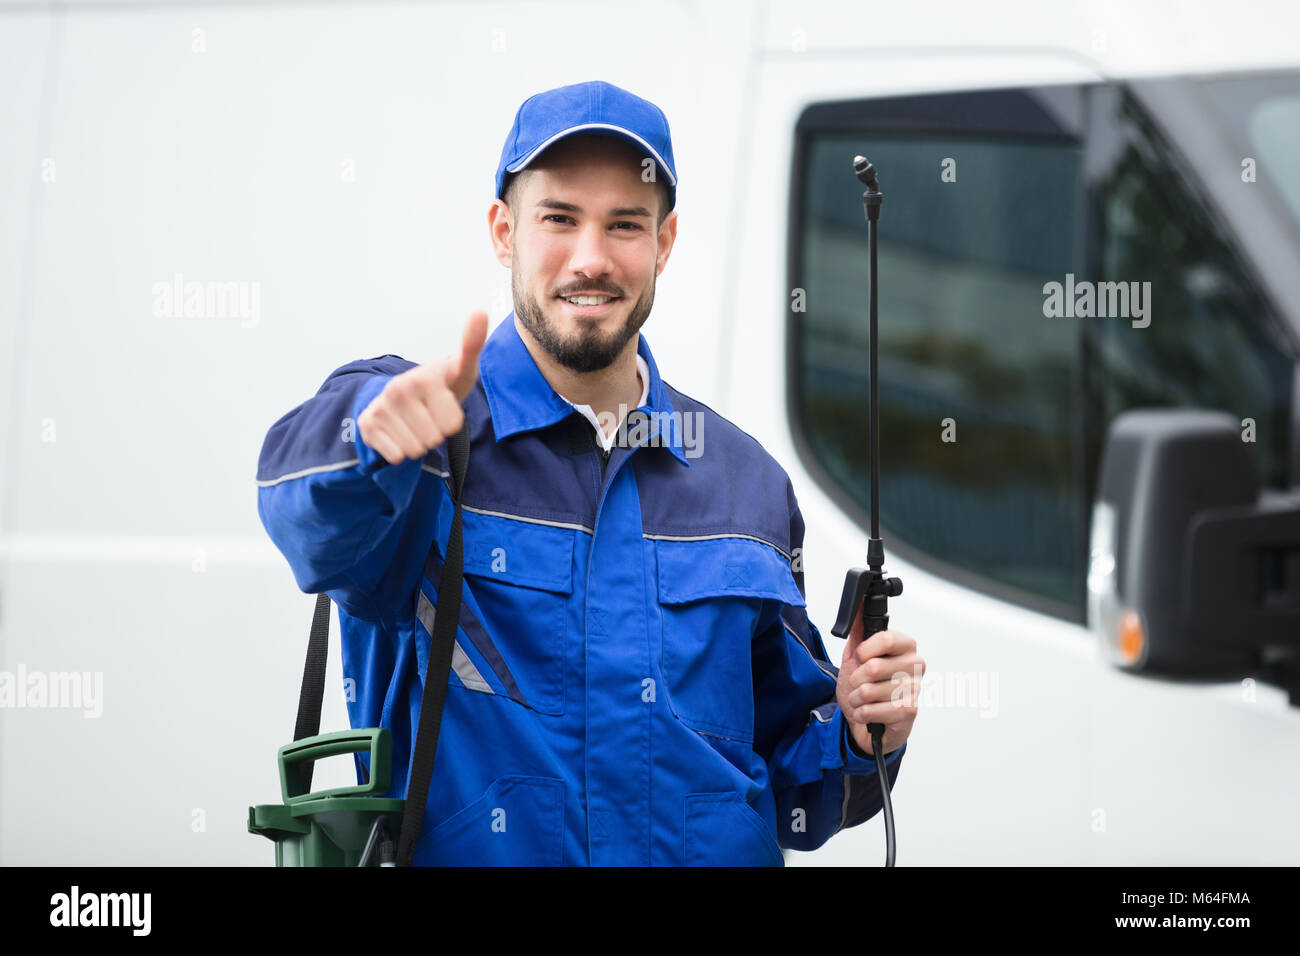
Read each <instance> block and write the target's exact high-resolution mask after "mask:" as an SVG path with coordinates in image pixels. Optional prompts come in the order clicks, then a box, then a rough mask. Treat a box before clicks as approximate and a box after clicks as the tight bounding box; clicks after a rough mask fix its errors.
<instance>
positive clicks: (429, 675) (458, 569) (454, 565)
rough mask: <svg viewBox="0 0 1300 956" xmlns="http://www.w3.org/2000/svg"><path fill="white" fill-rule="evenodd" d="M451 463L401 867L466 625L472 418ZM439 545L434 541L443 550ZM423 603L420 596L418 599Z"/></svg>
mask: <svg viewBox="0 0 1300 956" xmlns="http://www.w3.org/2000/svg"><path fill="white" fill-rule="evenodd" d="M447 452H448V457H449V458H450V459H451V489H452V490H451V500H452V501H453V502H455V505H456V510H455V514H453V515H452V519H451V532H450V533H449V534H448V536H447V560H446V562H445V563H444V564H443V566H442V580H440V581H439V582H438V606H437V607H436V608H435V610H434V615H433V632H432V635H431V637H432V639H431V641H430V643H429V666H428V668H427V669H426V670H425V674H424V698H423V700H422V701H421V703H420V723H419V726H418V727H417V728H416V730H415V752H414V753H412V754H411V773H410V776H409V777H408V779H407V785H406V805H405V807H404V808H403V810H402V832H401V835H400V836H399V837H398V839H397V865H398V866H410V865H411V861H412V860H413V859H414V857H415V844H416V843H417V842H419V839H420V825H421V824H422V823H423V822H424V806H425V803H426V802H427V801H428V798H429V779H430V778H431V777H432V776H433V758H434V756H435V755H436V754H437V751H438V731H439V729H440V728H441V727H442V705H443V704H444V703H446V700H447V680H448V678H449V677H450V676H451V656H452V651H453V649H454V648H455V644H456V625H457V624H458V623H459V621H460V589H461V577H462V572H463V565H462V555H461V541H460V496H461V491H462V490H463V489H464V485H465V471H466V469H467V468H468V467H469V417H468V416H466V419H465V425H464V427H463V428H461V430H460V431H458V432H457V433H456V434H455V435H452V436H451V437H450V438H449V439H447ZM437 546H438V542H437V541H436V540H435V541H434V542H433V547H435V548H436V547H437ZM416 599H417V600H418V599H419V595H418V594H417V595H416Z"/></svg>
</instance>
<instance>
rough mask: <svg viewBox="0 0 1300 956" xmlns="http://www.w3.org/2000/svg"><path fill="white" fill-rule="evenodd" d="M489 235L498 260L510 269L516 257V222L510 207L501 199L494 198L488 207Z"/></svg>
mask: <svg viewBox="0 0 1300 956" xmlns="http://www.w3.org/2000/svg"><path fill="white" fill-rule="evenodd" d="M488 235H489V237H490V238H491V240H492V252H493V254H494V255H495V256H496V257H497V262H499V263H501V264H502V265H503V266H505V267H506V268H507V269H509V268H510V266H511V262H512V260H513V257H514V242H515V223H514V217H513V216H512V215H511V214H510V207H509V206H507V205H506V204H505V203H504V202H502V201H501V200H500V199H494V200H492V205H491V206H489V207H488Z"/></svg>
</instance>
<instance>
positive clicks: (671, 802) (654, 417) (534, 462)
mask: <svg viewBox="0 0 1300 956" xmlns="http://www.w3.org/2000/svg"><path fill="white" fill-rule="evenodd" d="M676 186H677V174H676V170H675V168H674V162H673V153H672V143H671V140H670V138H669V131H668V124H667V119H666V118H665V117H664V115H663V113H662V112H661V111H660V110H659V109H658V108H657V107H656V106H654V105H653V104H651V103H649V102H647V101H645V100H643V99H640V98H639V97H636V96H634V95H632V94H631V93H629V92H627V91H626V90H622V89H620V88H618V87H615V86H612V85H610V84H608V83H603V82H591V83H582V84H576V85H573V86H567V87H562V88H560V89H557V90H551V91H548V92H546V93H542V94H539V95H537V96H533V97H531V98H530V99H528V100H527V101H525V103H524V104H523V105H522V106H521V107H520V109H519V111H518V114H517V115H516V118H515V124H514V127H513V129H512V130H511V132H510V134H509V136H508V137H507V139H506V144H505V148H504V149H503V151H502V156H501V162H500V165H499V167H498V170H497V176H496V199H495V200H494V201H493V203H492V205H491V207H490V209H489V211H488V225H489V231H490V234H491V238H492V243H493V247H494V250H495V253H496V256H497V259H498V260H499V261H500V262H501V263H502V264H503V265H505V266H507V267H508V268H510V270H511V276H512V283H513V295H514V303H515V311H514V312H513V313H512V314H511V315H510V316H508V317H507V318H506V319H505V320H504V321H502V322H501V323H500V324H499V325H498V326H497V327H496V329H495V330H494V331H493V333H492V336H491V338H487V316H486V314H485V313H482V312H477V313H474V315H473V316H471V318H470V320H469V323H468V324H467V326H466V328H465V332H464V336H463V340H462V343H461V348H460V351H459V354H457V355H455V356H453V357H451V358H449V359H445V360H441V361H437V362H433V363H430V364H426V365H416V364H415V363H413V362H409V361H406V360H403V359H400V358H398V357H396V356H391V355H389V356H382V357H380V358H375V359H370V360H366V361H360V362H354V363H352V364H350V365H345V366H343V367H342V368H340V369H338V370H337V371H335V372H334V373H333V374H332V375H331V376H330V377H329V378H328V379H327V380H326V381H325V383H324V385H322V387H321V389H320V391H319V392H318V394H317V395H316V396H315V397H314V398H312V399H310V400H308V401H307V402H305V403H304V404H302V405H300V406H299V407H298V408H296V409H294V410H293V411H291V412H289V413H288V414H287V415H285V416H284V417H283V418H281V419H280V420H279V421H278V422H276V423H275V425H273V426H272V428H271V430H270V432H269V434H268V435H267V439H266V443H265V445H264V447H263V449H262V455H261V460H260V462H259V469H258V478H259V491H258V495H259V498H258V511H259V514H260V515H261V517H262V520H263V523H264V524H265V526H266V529H267V531H268V533H269V534H270V536H271V537H272V539H273V540H274V541H275V543H276V545H277V546H278V547H279V548H280V549H281V551H282V552H283V553H284V554H285V556H286V557H287V558H288V560H289V562H290V565H291V567H292V568H293V572H294V576H295V579H296V580H297V582H298V584H299V586H300V587H301V588H302V589H303V590H304V591H308V592H320V591H328V592H329V594H330V596H331V598H333V599H334V601H335V602H336V603H337V604H338V606H339V608H340V631H341V634H342V643H343V667H344V673H345V675H346V676H347V677H349V678H352V679H353V680H354V681H355V684H356V697H355V700H352V701H350V702H349V715H350V718H351V721H352V724H353V726H354V727H367V726H383V727H387V728H388V729H389V730H390V731H391V732H392V734H393V740H394V752H393V753H394V768H395V769H394V777H395V779H394V780H393V786H392V790H391V793H392V794H394V795H398V796H400V795H404V794H405V793H406V786H407V777H406V774H407V767H408V765H409V762H410V754H411V748H412V744H413V739H414V735H415V734H414V732H415V728H416V727H417V725H418V721H419V710H420V704H421V693H422V688H423V684H424V680H425V677H426V672H427V667H428V659H429V643H430V633H431V631H432V626H433V619H434V613H435V606H436V601H437V596H438V589H437V585H438V582H439V581H440V580H441V572H442V562H443V560H444V557H445V555H446V548H447V541H448V535H449V528H450V524H451V517H452V513H453V504H452V502H451V499H450V492H449V486H448V484H447V482H448V480H449V459H448V454H447V446H446V443H445V440H444V439H445V438H446V436H449V435H452V434H455V433H456V432H458V431H459V430H460V428H461V426H462V424H463V423H464V422H465V420H466V419H467V418H468V422H469V432H470V439H471V445H470V455H469V467H468V472H467V477H466V479H465V485H464V491H463V496H462V502H463V553H464V574H465V577H464V587H463V592H462V595H463V596H462V603H461V612H460V618H459V630H458V632H457V639H456V644H455V649H454V655H453V659H452V674H451V676H450V678H449V685H448V692H447V698H446V705H445V710H444V714H443V720H442V730H441V736H440V739H439V744H438V749H437V759H436V762H435V765H434V770H433V779H432V783H431V785H430V788H429V799H428V802H427V806H426V815H425V821H424V826H423V829H422V831H421V837H420V841H419V844H418V845H417V848H416V854H415V859H414V862H415V863H417V864H422V863H424V864H441V863H468V864H484V863H502V864H540V865H552V864H595V865H609V864H613V865H647V864H696V863H702V864H742V865H750V864H752V865H778V866H779V865H781V864H782V862H783V860H782V855H781V852H780V848H781V847H789V848H795V849H805V850H807V849H813V848H815V847H817V846H820V845H821V844H822V843H824V842H825V841H826V840H827V839H828V838H829V837H830V836H831V835H832V834H833V833H835V832H837V831H838V830H839V829H841V828H843V827H846V826H853V825H856V824H857V823H860V822H862V821H863V820H866V819H868V818H869V817H870V816H872V815H874V814H875V813H876V812H877V811H878V810H879V809H880V799H881V798H880V790H879V784H878V783H877V781H876V780H875V779H873V776H874V773H875V764H874V758H873V757H871V756H870V755H871V747H872V741H871V738H870V735H869V734H868V733H867V730H866V724H867V723H868V722H880V723H883V724H884V725H885V726H886V734H885V736H884V739H883V751H884V754H885V761H886V766H887V768H888V776H889V780H890V784H891V786H892V783H893V781H894V779H895V778H896V776H897V774H898V769H899V765H900V763H901V759H902V754H903V751H904V749H905V746H906V740H907V737H908V735H909V734H910V733H911V729H912V723H913V720H914V719H915V715H916V707H915V703H914V696H915V690H916V688H915V682H916V680H917V679H919V677H920V675H921V674H922V673H924V662H923V661H921V659H920V658H919V657H917V655H916V647H915V642H914V641H912V640H911V639H910V638H908V637H906V636H905V635H903V634H900V633H898V632H896V631H884V632H880V633H878V634H875V635H873V636H872V637H871V638H870V639H868V640H866V641H863V640H862V637H861V621H860V619H859V621H858V622H857V624H856V625H855V628H854V633H853V634H852V635H851V637H850V640H849V642H848V643H847V645H846V648H845V654H844V657H843V659H842V662H841V668H840V670H839V671H838V672H837V670H836V668H834V667H833V666H832V665H831V663H830V662H829V660H828V659H827V656H826V651H825V647H824V645H823V643H822V640H821V635H820V633H819V632H818V631H817V629H816V627H815V626H813V625H812V624H811V622H810V621H809V620H808V616H807V614H806V610H805V602H804V593H803V571H802V567H801V564H800V561H799V557H800V554H801V548H802V543H803V520H802V517H801V516H800V514H799V508H798V505H797V503H796V501H795V498H794V494H793V491H792V489H791V485H790V481H789V479H788V477H787V476H786V474H785V472H784V471H783V470H782V469H781V467H780V466H779V465H778V464H777V463H776V462H775V461H774V460H773V459H772V458H771V457H770V456H769V455H768V454H767V453H766V452H765V451H764V450H763V449H762V448H761V446H759V445H758V443H757V442H756V441H754V440H753V439H752V438H750V437H749V436H748V435H747V434H745V433H744V432H742V431H740V430H739V429H738V428H736V427H735V426H734V425H732V424H731V423H730V422H728V421H726V420H725V419H723V418H722V417H721V416H719V415H718V414H717V413H715V412H713V411H712V410H711V409H709V408H707V407H705V406H704V405H701V404H700V403H699V402H696V401H695V400H693V399H691V398H690V397H688V396H686V395H684V394H682V393H681V392H678V391H677V390H676V389H673V388H672V387H670V386H669V385H667V383H665V382H664V381H663V380H662V379H661V378H660V375H659V370H658V365H657V364H656V362H655V360H654V358H653V357H652V355H651V353H650V349H649V345H648V344H647V343H646V340H645V338H644V336H641V335H640V334H639V330H640V328H641V326H642V325H643V324H644V322H645V321H646V319H647V318H648V316H649V314H650V309H651V306H652V304H653V302H654V289H655V279H656V277H657V276H658V275H659V273H661V272H662V271H663V269H664V266H665V265H666V264H667V261H668V256H669V253H670V252H671V250H672V245H673V241H674V239H675V238H676V234H677V213H676V212H675V211H674V209H673V206H674V205H675V202H676ZM485 339H486V342H485ZM629 408H631V409H633V411H632V412H628V409H629ZM352 422H355V424H356V429H357V432H358V436H357V437H358V438H359V440H358V441H356V442H355V443H353V444H349V443H348V441H347V439H348V438H349V437H350V436H349V434H348V429H349V426H350V424H351V423H352ZM895 675H899V676H900V677H901V679H896V678H895ZM900 698H901V699H900Z"/></svg>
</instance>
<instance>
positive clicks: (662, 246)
mask: <svg viewBox="0 0 1300 956" xmlns="http://www.w3.org/2000/svg"><path fill="white" fill-rule="evenodd" d="M676 241H677V210H676V209H674V210H673V211H672V212H670V213H669V214H668V215H666V216H664V221H663V222H662V223H661V224H660V226H659V252H658V256H657V259H658V261H657V262H656V264H655V276H656V277H658V276H659V275H661V274H662V273H663V271H664V267H665V266H667V265H668V255H669V253H671V252H672V251H673V243H675V242H676Z"/></svg>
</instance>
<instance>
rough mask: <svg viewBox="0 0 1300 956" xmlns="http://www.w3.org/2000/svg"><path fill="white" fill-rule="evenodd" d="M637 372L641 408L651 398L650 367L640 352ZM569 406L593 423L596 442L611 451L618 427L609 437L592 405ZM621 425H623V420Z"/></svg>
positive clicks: (639, 405) (637, 357)
mask: <svg viewBox="0 0 1300 956" xmlns="http://www.w3.org/2000/svg"><path fill="white" fill-rule="evenodd" d="M636 371H637V375H639V376H640V378H641V399H640V400H639V401H638V402H637V403H636V407H637V408H640V407H641V406H642V405H644V404H645V403H646V400H647V399H649V397H650V367H649V366H648V365H646V361H645V359H644V358H642V357H641V353H640V352H638V353H637V356H636ZM555 394H557V395H559V394H560V393H559V392H556V393H555ZM560 398H564V396H563V395H560ZM564 400H565V401H566V402H569V400H568V399H567V398H564ZM569 404H570V405H573V407H574V409H575V410H577V411H579V412H582V414H583V417H585V418H586V419H587V421H589V422H591V427H592V428H594V429H596V440H597V441H599V442H600V447H601V448H603V449H604V450H605V451H609V450H610V448H612V447H613V445H614V437H615V436H616V435H617V434H618V425H615V426H614V429H613V434H611V435H608V436H607V435H606V434H605V433H604V432H602V431H601V430H600V420H599V419H598V418H597V417H596V413H595V412H594V411H592V408H591V406H590V405H574V403H573V402H569ZM627 411H631V409H627ZM625 414H626V413H625ZM619 424H620V425H621V424H622V420H621V419H620V421H619Z"/></svg>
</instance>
